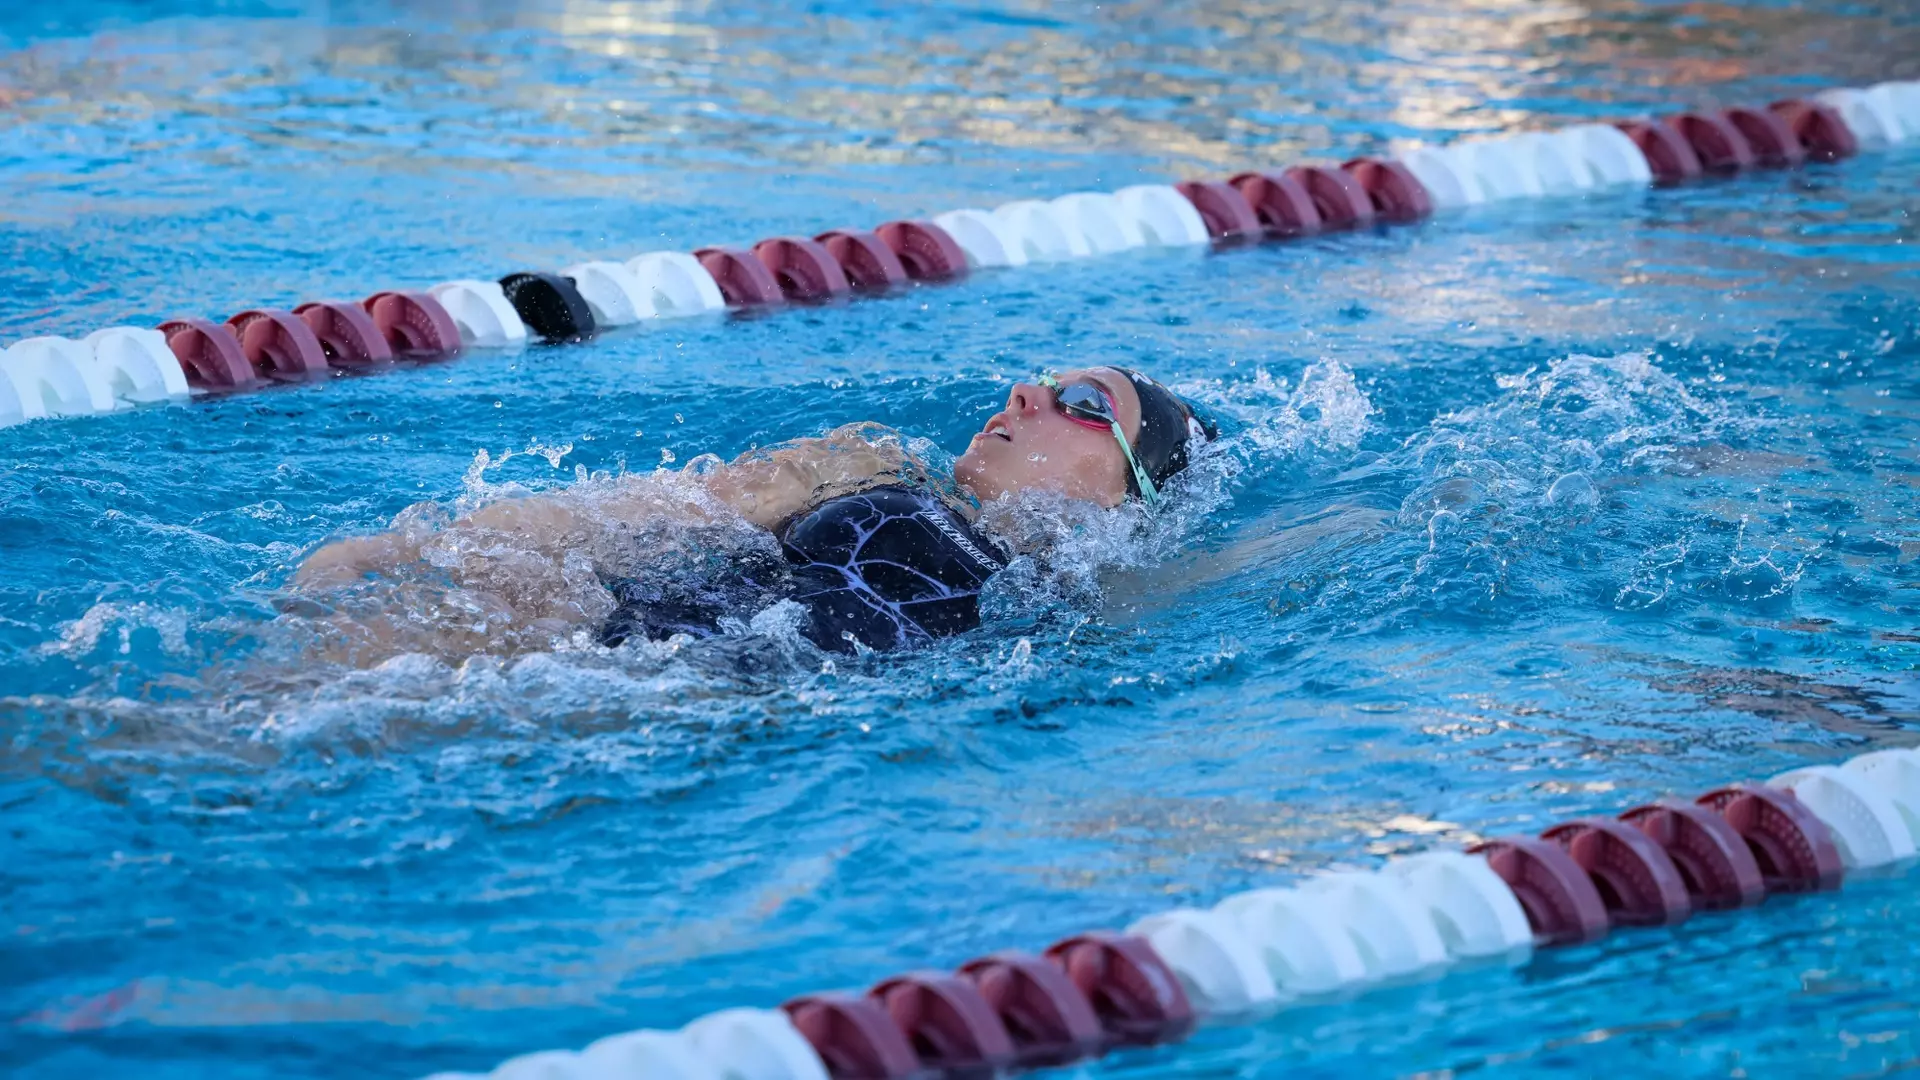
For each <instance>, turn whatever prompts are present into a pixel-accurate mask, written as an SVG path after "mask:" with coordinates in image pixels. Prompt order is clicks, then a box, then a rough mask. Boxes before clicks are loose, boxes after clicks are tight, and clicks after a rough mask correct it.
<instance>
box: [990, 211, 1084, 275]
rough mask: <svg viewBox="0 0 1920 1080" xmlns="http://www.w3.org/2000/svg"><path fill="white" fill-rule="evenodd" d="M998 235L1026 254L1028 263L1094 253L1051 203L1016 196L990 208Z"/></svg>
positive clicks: (1074, 257)
mask: <svg viewBox="0 0 1920 1080" xmlns="http://www.w3.org/2000/svg"><path fill="white" fill-rule="evenodd" d="M993 218H994V220H995V221H996V222H998V223H999V224H1000V230H1001V235H1002V236H1004V237H1005V238H1006V239H1007V240H1009V241H1011V242H1012V244H1013V246H1014V247H1016V248H1018V249H1019V250H1021V251H1023V252H1025V253H1026V256H1027V260H1028V261H1029V262H1062V261H1064V260H1067V259H1084V258H1086V257H1087V256H1089V255H1091V254H1093V249H1092V248H1090V247H1088V246H1087V238H1086V237H1084V236H1082V235H1080V231H1079V230H1078V229H1076V228H1074V227H1073V226H1071V225H1069V224H1068V223H1067V222H1065V221H1063V220H1062V219H1061V215H1060V213H1059V212H1058V211H1057V210H1055V209H1054V208H1053V205H1052V204H1050V203H1044V202H1041V201H1040V200H1039V199H1016V200H1014V201H1013V202H1010V203H1002V204H1001V205H999V206H996V207H994V208H993Z"/></svg>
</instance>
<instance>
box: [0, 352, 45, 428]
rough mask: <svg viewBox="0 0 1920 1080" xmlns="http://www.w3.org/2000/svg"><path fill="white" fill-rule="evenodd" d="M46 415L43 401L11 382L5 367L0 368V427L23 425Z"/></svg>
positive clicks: (11, 379) (11, 377)
mask: <svg viewBox="0 0 1920 1080" xmlns="http://www.w3.org/2000/svg"><path fill="white" fill-rule="evenodd" d="M46 415H47V404H46V401H45V399H43V398H41V397H40V396H39V395H38V394H30V393H28V392H27V391H26V390H25V389H23V388H22V387H21V385H20V384H19V383H16V382H15V381H14V380H13V376H12V375H11V374H9V373H8V371H7V369H6V368H5V367H0V427H12V426H13V425H15V424H24V423H26V422H27V421H29V420H38V419H40V418H42V417H44V416H46Z"/></svg>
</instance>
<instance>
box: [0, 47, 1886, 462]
mask: <svg viewBox="0 0 1920 1080" xmlns="http://www.w3.org/2000/svg"><path fill="white" fill-rule="evenodd" d="M1916 141H1920V82H1886V83H1880V84H1878V85H1876V86H1871V87H1866V88H1863V89H1854V88H1835V89H1828V90H1822V91H1819V92H1818V93H1815V94H1814V95H1812V96H1811V97H1809V98H1796V99H1789V100H1785V101H1776V102H1774V103H1772V104H1770V105H1768V106H1766V107H1765V108H1746V107H1735V108H1730V109H1721V110H1698V111H1693V112H1686V113H1680V114H1676V115H1674V116H1670V117H1643V118H1639V119H1634V120H1627V121H1621V122H1619V123H1615V124H1597V123H1593V124H1579V125H1575V126H1573V127H1570V128H1567V129H1565V130H1562V131H1544V132H1541V131H1529V132H1519V133H1515V134H1509V135H1499V136H1488V137H1475V138H1468V139H1462V140H1459V141H1456V142H1453V143H1450V144H1447V145H1444V146H1431V145H1417V146H1413V147H1411V148H1409V149H1406V150H1403V151H1401V152H1400V153H1398V154H1397V155H1396V156H1394V157H1391V158H1379V157H1363V158H1355V159H1354V160H1351V161H1348V162H1346V163H1344V164H1342V165H1339V166H1337V167H1336V166H1330V165H1294V166H1291V167H1287V168H1284V169H1280V170H1276V171H1257V172H1243V173H1239V174H1237V175H1234V176H1231V177H1229V178H1227V179H1225V180H1190V181H1185V182H1182V183H1179V184H1174V185H1163V184H1137V185H1134V186H1131V187H1126V188H1122V189H1120V190H1119V191H1115V192H1100V191H1080V192H1073V193H1071V194H1067V195H1063V196H1060V197H1059V198H1056V199H1051V200H1042V199H1017V200H1014V201H1013V202H1009V203H1005V204H1002V205H1000V206H998V207H995V208H993V209H991V210H980V209H971V208H969V209H962V210H951V211H947V212H946V213H942V214H936V215H934V216H933V217H932V218H931V219H930V220H924V221H922V220H909V221H893V222H888V223H886V224H883V225H880V226H878V227H876V228H874V229H872V230H863V229H855V228H847V229H833V230H829V231H827V232H823V233H820V234H818V235H815V236H813V237H806V236H783V237H775V238H772V239H768V240H762V241H760V242H759V243H757V244H754V245H752V246H751V247H749V248H737V247H726V246H713V247H704V248H701V249H699V250H697V251H694V252H693V253H691V254H685V253H681V252H667V251H656V252H647V253H645V254H641V255H637V256H634V257H633V258H631V259H629V260H627V261H625V262H613V261H606V260H595V261H589V262H582V263H577V264H575V265H573V266H569V267H566V268H564V269H562V270H559V271H557V272H556V271H544V270H531V271H520V272H516V273H511V274H508V275H506V276H504V277H501V278H499V279H497V280H493V281H487V280H481V279H461V280H455V281H446V282H442V283H440V284H438V285H434V286H431V287H430V288H427V289H424V290H408V291H395V290H385V291H381V292H377V293H374V294H373V295H371V296H369V297H367V298H366V299H365V300H362V301H360V302H359V303H357V304H354V303H345V302H339V301H312V302H307V303H303V304H300V305H299V306H297V307H295V308H294V309H293V310H291V311H282V310H278V309H269V308H255V309H250V310H247V311H244V312H242V313H240V314H238V315H235V316H233V317H232V318H229V319H226V320H223V321H215V320H207V319H202V318H199V317H196V316H182V317H179V318H175V319H169V320H168V321H166V322H164V323H162V324H161V325H160V326H159V327H158V331H159V335H160V336H159V337H155V336H154V334H153V331H151V330H148V329H146V328H142V327H131V326H115V327H108V328H106V329H104V330H98V331H95V332H93V333H91V334H89V335H87V336H86V337H84V338H81V339H79V340H74V339H70V338H64V337H37V338H29V339H27V340H24V341H19V342H16V343H14V344H13V345H11V346H9V347H7V348H6V349H4V350H0V427H5V426H8V425H10V424H18V423H24V422H26V421H29V420H38V419H42V418H47V417H66V416H90V415H97V414H101V413H111V412H117V411H120V410H123V409H127V408H131V407H133V406H135V405H142V404H147V403H151V402H157V401H168V400H181V399H185V398H188V397H190V396H191V395H194V394H204V393H229V392H234V391H242V390H256V389H261V388H263V387H266V386H268V385H270V384H273V383H279V382H299V381H306V380H310V379H316V378H325V377H328V376H330V375H332V374H333V373H335V372H344V371H353V370H361V371H364V370H367V369H370V368H377V367H379V366H381V365H385V364H390V363H392V362H394V361H395V360H408V361H430V360H442V359H446V358H449V357H452V356H454V355H456V354H458V353H459V352H461V351H462V350H465V349H502V348H519V347H522V346H525V345H527V344H528V343H529V342H535V343H544V344H560V343H569V342H582V341H589V340H592V339H593V338H594V337H595V336H596V335H597V334H598V333H599V332H600V331H601V330H602V329H606V328H614V327H620V326H627V325H631V324H635V323H645V322H650V321H653V320H658V319H668V318H678V317H685V316H692V315H702V314H707V313H711V312H719V311H724V310H726V309H728V308H755V307H762V308H764V307H770V306H774V305H779V304H786V303H795V302H798V303H819V302H823V301H831V300H834V299H837V298H840V297H843V296H849V295H854V294H862V293H874V292H880V291H885V290H888V289H894V288H899V287H902V286H903V285H905V284H911V283H927V282H938V281H943V280H951V279H954V278H958V277H961V276H963V275H965V274H966V273H968V272H969V271H973V270H983V269H997V268H1005V267H1018V266H1026V265H1028V264H1030V263H1053V262H1062V261H1067V260H1073V259H1085V258H1094V257H1098V256H1102V255H1109V254H1113V253H1116V252H1121V251H1128V250H1132V249H1134V248H1140V247H1156V246H1160V247H1177V246H1188V245H1199V244H1207V243H1212V244H1215V245H1222V244H1231V243H1238V242H1247V241H1254V240H1285V239H1289V238H1295V237H1301V236H1310V235H1316V234H1321V233H1326V232H1333V231H1338V230H1343V229H1357V228H1365V227H1369V226H1371V225H1372V224H1374V223H1375V222H1390V223H1405V222H1413V221H1418V220H1421V219H1423V218H1425V217H1427V216H1429V215H1430V214H1432V213H1434V212H1435V211H1439V210H1450V209H1455V208H1459V207H1465V206H1475V205H1480V204H1483V203H1489V202H1497V201H1500V200H1504V199H1523V198H1525V199H1537V198H1549V197H1558V196H1565V195H1575V194H1579V193H1581V192H1584V191H1590V190H1594V189H1597V188H1602V187H1614V186H1648V185H1652V184H1678V183H1682V182H1686V181H1691V180H1695V179H1698V178H1700V177H1703V176H1708V175H1723V174H1730V173H1736V172H1741V171H1746V170H1751V169H1762V168H1793V167H1796V166H1798V165H1800V164H1802V163H1803V162H1806V161H1834V160H1838V159H1840V158H1844V157H1848V156H1851V155H1853V154H1855V153H1857V152H1859V151H1860V150H1863V149H1868V150H1874V149H1884V148H1886V147H1890V146H1894V145H1898V144H1901V143H1908V142H1916Z"/></svg>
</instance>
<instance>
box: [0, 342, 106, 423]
mask: <svg viewBox="0 0 1920 1080" xmlns="http://www.w3.org/2000/svg"><path fill="white" fill-rule="evenodd" d="M0 369H5V371H6V372H7V375H8V377H9V378H10V379H11V380H12V382H13V386H14V390H15V393H16V394H17V395H18V396H19V397H20V399H21V402H22V404H24V403H25V401H26V399H27V398H29V397H33V398H37V399H38V400H39V402H40V403H41V405H42V407H43V408H44V410H45V412H44V415H48V416H91V415H93V414H94V413H103V412H112V411H113V410H114V409H116V408H119V403H118V402H116V401H115V400H114V397H113V388H112V386H111V385H110V384H109V383H108V382H107V380H106V378H105V377H104V376H103V375H101V373H100V371H99V369H98V368H97V367H96V366H95V365H94V360H93V350H92V349H89V348H87V346H86V345H85V344H83V343H81V342H78V341H74V340H72V339H70V338H62V337H37V338H27V339H26V340H25V341H16V342H14V343H13V345H11V346H9V347H8V348H7V349H6V350H5V351H4V352H0Z"/></svg>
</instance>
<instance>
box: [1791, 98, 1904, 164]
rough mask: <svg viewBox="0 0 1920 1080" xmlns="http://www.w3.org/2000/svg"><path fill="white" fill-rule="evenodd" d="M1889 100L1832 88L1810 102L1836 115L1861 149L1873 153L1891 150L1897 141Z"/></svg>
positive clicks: (1896, 122)
mask: <svg viewBox="0 0 1920 1080" xmlns="http://www.w3.org/2000/svg"><path fill="white" fill-rule="evenodd" d="M1891 97H1892V95H1888V94H1881V95H1869V94H1868V93H1867V92H1866V91H1864V90H1855V89H1853V88H1852V87H1835V88H1833V89H1831V90H1822V91H1820V92H1819V93H1817V94H1815V95H1813V100H1815V101H1818V102H1819V103H1821V104H1822V105H1825V106H1827V107H1828V108H1830V109H1832V110H1833V111H1834V112H1837V113H1839V114H1840V119H1841V121H1842V122H1844V123H1845V124H1846V125H1847V127H1848V128H1850V129H1851V130H1852V131H1853V137H1854V139H1855V140H1856V141H1857V142H1859V144H1860V146H1861V148H1862V149H1874V148H1878V147H1884V146H1892V145H1893V144H1894V143H1897V142H1899V141H1900V139H1901V135H1902V132H1903V128H1902V125H1901V123H1900V120H1899V118H1898V117H1896V116H1895V115H1894V114H1893V109H1892V105H1893V102H1892V100H1891Z"/></svg>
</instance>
